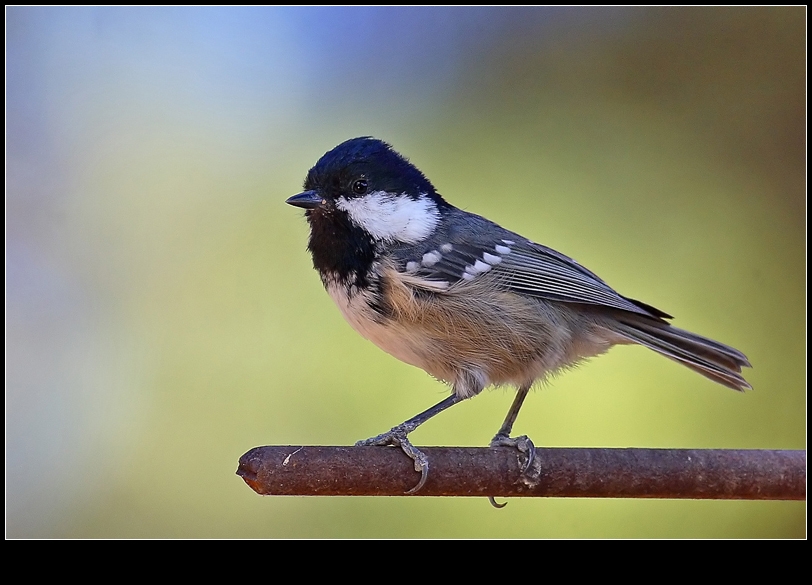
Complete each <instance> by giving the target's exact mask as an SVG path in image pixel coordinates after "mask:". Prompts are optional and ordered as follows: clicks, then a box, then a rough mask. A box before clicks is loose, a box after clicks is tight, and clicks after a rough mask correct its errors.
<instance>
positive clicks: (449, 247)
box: [440, 244, 454, 254]
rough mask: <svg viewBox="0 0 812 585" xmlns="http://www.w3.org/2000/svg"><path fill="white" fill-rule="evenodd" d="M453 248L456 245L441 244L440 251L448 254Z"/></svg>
mask: <svg viewBox="0 0 812 585" xmlns="http://www.w3.org/2000/svg"><path fill="white" fill-rule="evenodd" d="M453 249H454V246H452V245H451V244H443V245H442V246H440V252H442V253H443V254H448V253H449V252H450V251H451V250H453Z"/></svg>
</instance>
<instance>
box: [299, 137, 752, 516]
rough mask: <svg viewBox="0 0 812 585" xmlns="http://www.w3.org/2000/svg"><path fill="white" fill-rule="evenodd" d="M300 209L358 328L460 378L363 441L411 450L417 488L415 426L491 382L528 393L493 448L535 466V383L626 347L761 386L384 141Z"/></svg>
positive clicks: (347, 154)
mask: <svg viewBox="0 0 812 585" xmlns="http://www.w3.org/2000/svg"><path fill="white" fill-rule="evenodd" d="M286 203H288V204H290V205H293V206H295V207H299V208H303V209H304V210H305V217H306V219H307V222H308V224H309V227H310V236H309V240H308V244H307V249H308V250H309V252H310V254H311V256H312V260H313V267H314V268H315V269H316V271H317V272H318V274H319V276H320V278H321V281H322V284H323V285H324V288H325V289H326V291H327V293H328V294H329V296H330V297H331V298H332V300H333V301H334V302H335V304H336V305H337V306H338V309H339V310H340V312H341V314H342V315H343V316H344V318H345V319H346V321H347V322H348V323H349V324H350V326H352V328H353V329H355V331H357V332H358V333H359V334H361V335H362V336H363V337H365V338H366V339H368V340H370V341H371V342H372V343H374V344H375V345H377V346H378V347H379V348H380V349H382V350H383V351H385V352H387V353H389V354H391V355H392V356H394V357H396V358H397V359H399V360H401V361H403V362H406V363H407V364H411V365H413V366H416V367H418V368H421V369H423V370H425V371H426V372H427V373H428V374H430V375H431V376H433V377H434V378H436V379H438V380H441V381H443V382H446V383H447V384H449V385H450V386H451V393H450V395H449V396H448V397H447V398H445V399H444V400H442V401H440V402H439V403H437V404H435V405H434V406H432V407H431V408H428V409H427V410H425V411H423V412H421V413H420V414H418V415H416V416H414V417H412V418H410V419H408V420H406V421H404V422H403V423H401V424H399V425H397V426H395V427H393V428H392V429H391V430H389V431H387V432H385V433H382V434H380V435H378V436H376V437H372V438H369V439H365V440H362V441H358V442H357V443H356V445H360V446H368V445H390V446H398V447H400V448H401V449H402V450H403V452H404V453H406V455H408V456H409V457H410V458H411V459H412V460H413V462H414V468H415V471H417V472H419V473H420V474H421V476H420V479H419V481H418V483H417V484H416V485H415V486H414V487H413V488H412V489H411V490H409V491H408V492H407V493H414V492H416V491H418V490H420V488H422V487H423V485H424V484H425V482H426V479H427V477H428V471H429V461H428V458H427V457H426V455H425V454H424V453H423V452H422V451H420V450H419V449H417V448H416V447H415V446H414V445H412V444H411V442H410V441H409V439H408V435H409V433H411V432H412V431H414V430H415V429H416V428H417V427H418V426H420V425H421V424H423V423H425V422H426V421H427V420H429V419H430V418H432V417H434V416H435V415H437V414H439V413H440V412H442V411H444V410H446V409H448V408H450V407H451V406H454V405H455V404H458V403H459V402H461V401H463V400H465V399H468V398H471V397H473V396H476V395H477V394H479V393H480V392H482V390H483V389H485V388H486V387H488V386H491V385H495V386H499V385H509V386H514V387H515V388H516V389H517V392H516V396H515V398H514V400H513V403H512V404H511V407H510V409H509V410H508V413H507V415H506V417H505V419H504V422H503V423H502V426H501V427H500V429H499V431H498V432H497V433H496V435H495V436H494V438H493V439H492V441H491V443H490V445H491V446H492V447H498V446H510V447H514V448H516V449H518V450H519V451H520V452H521V453H523V454H524V461H525V463H524V466H523V469H522V471H523V472H524V471H526V470H527V469H528V467H529V466H530V464H531V462H532V461H533V457H534V453H535V447H534V445H533V443H532V441H531V440H530V439H529V438H528V437H527V436H524V435H522V436H520V437H515V438H514V437H511V436H510V435H511V432H512V429H513V425H514V422H515V421H516V418H517V416H518V414H519V410H520V409H521V406H522V404H523V402H524V400H525V398H526V396H527V394H528V392H529V390H530V388H531V386H533V384H534V383H536V382H537V381H543V380H545V379H546V378H548V377H549V376H550V375H551V374H554V373H555V372H557V371H560V370H562V369H566V368H569V367H572V366H575V365H576V364H579V363H580V362H582V361H584V360H585V359H587V358H590V357H593V356H597V355H600V354H603V353H605V352H606V351H607V350H609V349H610V348H611V347H613V346H615V345H624V344H638V345H642V346H645V347H647V348H649V349H652V350H654V351H655V352H657V353H659V354H660V355H663V356H665V357H667V358H670V359H672V360H674V361H676V362H678V363H680V364H682V365H684V366H687V367H688V368H690V369H692V370H694V371H695V372H698V373H699V374H702V375H703V376H705V377H706V378H709V379H711V380H713V381H714V382H718V383H719V384H722V385H723V386H727V387H728V388H732V389H734V390H738V391H744V390H745V389H750V388H751V386H750V384H749V383H748V382H747V381H746V380H745V379H744V377H743V376H742V368H743V367H751V365H750V362H749V361H748V360H747V357H746V356H745V355H744V354H743V353H742V352H740V351H738V350H737V349H734V348H732V347H730V346H728V345H725V344H723V343H719V342H717V341H714V340H712V339H709V338H707V337H703V336H701V335H697V334H695V333H691V332H689V331H685V330H683V329H678V328H676V327H674V326H672V325H671V324H670V323H669V321H668V320H669V319H672V317H671V315H669V314H667V313H665V312H663V311H661V310H659V309H656V308H654V307H653V306H651V305H648V304H646V303H643V302H641V301H637V300H634V299H632V298H629V297H625V296H623V295H621V294H620V293H618V292H616V291H615V290H614V289H612V288H611V287H610V286H609V285H608V284H606V283H605V282H604V281H603V280H602V279H601V278H600V277H598V276H597V275H596V274H594V273H593V272H591V271H589V270H587V269H586V268H584V267H583V266H581V265H580V264H578V263H577V262H576V261H575V260H573V259H572V258H570V257H568V256H565V255H564V254H562V253H560V252H557V251H555V250H553V249H552V248H549V247H547V246H544V245H541V244H538V243H535V242H534V241H532V240H529V239H527V238H525V237H523V236H520V235H519V234H517V233H514V232H512V231H510V230H508V229H506V228H503V227H502V226H500V225H498V224H496V223H494V222H492V221H490V220H488V219H486V218H484V217H481V216H479V215H476V214H474V213H470V212H468V211H464V210H462V209H460V208H458V207H455V206H454V205H452V204H451V203H449V202H448V201H446V200H445V199H444V198H443V197H442V196H441V195H440V193H439V192H438V191H437V190H436V189H435V187H434V185H432V183H431V182H430V181H429V179H428V178H426V176H425V175H424V174H423V173H422V172H421V171H420V170H419V169H418V168H417V167H416V166H415V165H414V164H412V163H411V162H410V161H409V160H408V159H407V158H406V157H404V156H402V155H401V154H399V153H398V152H396V151H395V150H394V149H393V147H392V146H391V145H390V144H388V143H386V142H384V141H382V140H379V139H376V138H373V137H370V136H362V137H358V138H352V139H350V140H347V141H345V142H342V143H341V144H339V145H338V146H336V147H335V148H333V149H332V150H329V151H328V152H326V153H325V154H324V155H323V156H322V157H321V158H320V159H319V160H318V161H317V162H316V164H315V165H314V166H313V167H312V168H311V169H310V170H309V171H308V173H307V176H306V178H305V181H304V190H303V191H302V192H301V193H298V194H296V195H293V196H292V197H289V198H288V199H287V200H286ZM491 503H493V504H494V505H496V504H495V502H494V501H493V499H492V498H491ZM500 507H501V506H500Z"/></svg>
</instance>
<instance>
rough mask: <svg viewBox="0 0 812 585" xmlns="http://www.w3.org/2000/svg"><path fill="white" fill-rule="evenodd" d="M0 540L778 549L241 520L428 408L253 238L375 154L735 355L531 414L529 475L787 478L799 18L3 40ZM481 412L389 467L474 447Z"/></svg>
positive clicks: (294, 513)
mask: <svg viewBox="0 0 812 585" xmlns="http://www.w3.org/2000/svg"><path fill="white" fill-rule="evenodd" d="M6 19H7V20H6V82H7V85H6V100H7V101H6V535H7V536H8V537H12V538H17V537H57V538H61V537H158V538H161V537H413V538H419V537H567V538H579V537H629V538H635V537H677V538H680V537H697V538H715V537H732V538H748V537H758V538H772V537H781V538H796V537H804V536H805V535H806V504H805V503H804V502H739V501H647V500H576V499H570V500H565V499H531V498H524V499H514V500H511V501H510V505H509V506H508V507H507V508H505V509H504V510H494V509H492V508H491V507H490V506H489V505H488V502H487V500H485V499H466V498H457V499H454V498H447V499H441V498H418V497H415V498H406V497H404V498H349V497H348V498H290V497H288V498H285V497H260V496H258V495H256V494H255V493H254V492H252V491H251V490H250V489H249V488H248V487H247V486H246V485H245V484H244V483H243V481H242V480H241V479H240V478H239V477H237V476H236V475H235V473H234V472H235V470H236V468H237V461H238V458H239V457H240V455H242V454H243V453H244V452H245V451H247V450H248V449H250V448H252V447H254V446H258V445H287V444H290V445H303V444H308V445H314V444H315V445H322V444H323V445H349V444H352V443H353V442H355V441H356V440H359V439H363V438H367V437H369V436H372V435H375V434H378V433H381V432H383V431H385V430H388V429H389V428H390V427H391V426H393V425H395V424H397V423H400V422H402V421H403V420H405V419H406V418H408V417H410V416H412V415H414V414H416V413H417V412H419V411H421V410H423V409H425V408H427V407H428V406H430V405H432V404H434V403H435V402H437V401H439V400H440V399H441V398H443V397H444V396H445V395H446V393H447V392H448V389H447V388H446V387H444V386H443V385H442V384H440V383H438V382H436V381H435V380H433V379H431V378H430V377H429V376H428V375H426V374H425V373H423V372H422V371H420V370H417V369H415V368H412V367H410V366H407V365H405V364H402V363H400V362H398V361H397V360H395V359H394V358H392V357H390V356H388V355H387V354H385V353H383V352H382V351H380V350H378V349H377V348H376V347H374V346H373V345H372V344H370V343H369V342H367V341H365V340H363V339H362V338H361V337H359V336H358V335H357V334H356V333H355V332H353V331H352V330H351V329H350V327H349V326H348V325H347V324H345V323H344V321H343V320H342V318H341V316H340V314H339V312H338V310H337V309H336V308H335V307H334V306H333V304H332V302H331V301H330V299H329V297H328V296H327V295H326V294H325V292H324V290H323V289H322V287H321V284H320V281H319V279H318V276H317V274H316V273H315V272H314V271H313V270H312V265H311V262H310V258H309V256H308V254H307V252H306V250H305V246H306V242H307V225H306V222H305V220H304V218H303V217H302V213H301V210H298V209H294V208H292V207H290V206H287V205H285V204H284V200H285V198H286V197H288V196H290V195H292V194H294V193H297V192H299V191H300V190H301V189H300V188H301V184H302V181H303V179H304V176H305V173H306V172H307V170H308V169H309V168H310V166H312V165H313V164H314V163H315V162H316V160H317V159H318V158H319V157H320V156H321V155H322V154H323V153H324V152H325V151H327V150H329V149H330V148H332V147H333V146H335V145H336V144H338V143H339V142H342V141H343V140H346V139H348V138H351V137H355V136H361V135H373V136H376V137H378V138H381V139H384V140H386V141H388V142H390V143H392V144H393V145H394V146H395V148H396V149H397V150H399V151H400V152H402V153H403V154H405V155H406V156H408V157H410V158H411V160H412V161H413V162H414V163H415V164H416V165H417V166H419V167H420V168H421V169H422V170H423V171H424V172H425V173H426V175H427V176H428V177H429V178H430V179H431V180H432V182H433V183H434V184H435V186H436V187H437V188H438V190H439V191H440V193H442V194H443V195H444V196H445V197H446V198H447V199H448V200H449V201H451V202H452V203H454V204H456V205H457V206H460V207H462V208H465V209H467V210H469V211H473V212H476V213H479V214H482V215H485V216H487V217H489V218H491V219H493V220H494V221H497V222H499V223H501V224H502V225H504V226H506V227H508V228H510V229H512V230H514V231H517V232H519V233H521V234H523V235H525V236H527V237H529V238H531V239H535V240H536V241H539V242H541V243H544V244H546V245H548V246H552V247H554V248H556V249H558V250H560V251H562V252H564V253H565V254H567V255H569V256H571V257H573V258H575V259H577V260H578V261H579V262H581V263H582V264H584V265H585V266H587V267H588V268H590V269H591V270H593V271H595V272H596V273H598V274H599V275H600V276H601V277H602V278H604V279H605V280H606V281H607V282H608V283H609V284H610V285H612V286H613V287H615V288H617V289H618V290H619V291H620V292H621V293H623V294H626V295H629V296H631V297H633V298H637V299H640V300H642V301H645V302H646V303H650V304H652V305H654V306H656V307H658V308H661V309H663V310H665V311H667V312H669V313H671V314H673V315H674V316H675V321H674V323H675V324H676V325H677V326H678V327H682V328H686V329H690V330H692V331H696V332H698V333H701V334H703V335H706V336H709V337H712V338H714V339H718V340H720V341H722V342H725V343H728V344H730V345H733V346H735V347H737V348H739V349H741V350H742V351H744V352H745V353H746V354H747V355H748V357H749V358H750V360H751V362H752V363H753V366H754V367H753V369H752V370H751V371H748V372H746V376H747V379H748V380H749V381H750V382H751V383H752V385H753V387H754V390H753V391H752V392H747V393H745V394H740V393H736V392H732V391H730V390H728V389H726V388H724V387H722V386H719V385H715V384H713V383H712V382H710V381H708V380H706V379H705V378H703V377H701V376H698V375H696V374H695V373H693V372H691V371H690V370H688V369H687V368H683V367H680V366H679V365H677V364H675V363H673V362H671V361H669V360H666V359H663V358H662V357H660V356H657V355H655V354H654V353H653V352H650V351H648V350H645V349H643V348H640V347H621V348H615V349H614V350H612V351H611V352H610V353H609V354H607V355H606V356H603V357H600V358H597V359H594V360H592V361H591V362H589V363H588V364H585V365H583V366H581V367H580V368H578V369H576V370H573V371H570V372H567V373H566V374H562V375H560V376H557V377H556V378H554V379H553V380H551V381H550V382H549V383H548V384H546V385H544V386H543V387H540V388H538V389H537V390H536V391H535V392H533V393H532V394H531V396H530V397H529V398H528V401H527V403H526V405H525V407H524V409H523V411H522V413H521V415H520V417H519V419H518V422H517V425H516V427H515V431H516V433H517V434H527V435H529V436H530V437H532V438H533V440H534V441H535V442H536V444H537V445H544V446H585V447H666V448H737V449H742V448H746V449H758V448H764V449H803V448H805V445H806V397H805V383H806V367H805V364H806V360H805V355H806V352H805V345H806V335H805V331H806V302H805V300H806V277H805V272H806V241H805V231H806V181H805V165H806V157H805V152H806V119H805V109H806V78H805V67H806V65H805V54H806V44H805V35H806V24H805V23H806V10H805V8H804V7H798V8H731V9H726V8H718V9H707V8H703V9H691V8H676V9H662V8H653V9H600V8H584V9H564V8H532V9H530V8H510V9H501V8H500V9H498V8H488V9H479V8H394V9H390V8H335V9H331V8H54V7H49V8H37V7H12V8H7V9H6ZM512 396H513V393H512V392H511V391H510V390H508V389H497V390H488V391H486V392H484V393H483V394H481V395H480V396H478V397H476V398H475V399H473V400H470V401H467V402H465V403H463V404H460V405H459V406H457V407H455V408H453V409H451V410H450V411H448V412H446V413H443V414H442V415H440V416H438V417H437V418H435V419H433V420H432V421H430V422H429V423H428V424H426V425H425V426H424V427H421V428H420V429H419V430H418V431H417V432H415V433H414V434H413V435H412V439H413V441H414V442H415V444H417V445H461V446H485V445H487V443H488V442H489V440H490V438H491V437H492V436H493V434H494V433H495V432H496V430H497V429H498V427H499V425H500V424H501V422H502V419H503V417H504V415H505V412H506V411H507V408H508V406H509V405H510V402H511V399H512Z"/></svg>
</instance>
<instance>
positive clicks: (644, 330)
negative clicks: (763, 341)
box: [615, 316, 752, 391]
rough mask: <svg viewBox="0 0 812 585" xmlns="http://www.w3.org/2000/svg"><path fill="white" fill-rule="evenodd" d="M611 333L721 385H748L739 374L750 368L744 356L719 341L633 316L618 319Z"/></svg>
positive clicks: (739, 386)
mask: <svg viewBox="0 0 812 585" xmlns="http://www.w3.org/2000/svg"><path fill="white" fill-rule="evenodd" d="M615 332H616V333H619V334H620V335H622V336H623V337H625V338H626V339H628V340H629V341H631V342H633V343H638V344H640V345H643V346H645V347H648V348H649V349H653V350H654V351H656V352H657V353H659V354H661V355H664V356H665V357H667V358H670V359H672V360H674V361H676V362H679V363H681V364H682V365H684V366H687V367H689V368H691V369H692V370H694V371H695V372H698V373H700V374H702V375H703V376H705V377H706V378H709V379H711V380H713V381H714V382H718V383H719V384H722V385H723V386H727V387H728V388H732V389H733V390H739V391H744V390H747V389H751V388H752V386H750V384H749V383H748V382H747V380H745V379H744V377H742V375H741V371H742V368H743V367H751V366H750V362H749V361H748V359H747V357H746V356H745V355H744V354H743V353H742V352H740V351H739V350H737V349H733V348H732V347H729V346H727V345H725V344H723V343H719V342H718V341H713V340H712V339H708V338H707V337H702V336H701V335H697V334H696V333H691V332H690V331H685V330H684V329H677V328H676V327H672V326H671V325H669V324H668V323H665V322H662V321H655V320H653V319H651V320H648V319H638V318H636V317H635V316H631V317H630V318H628V319H619V320H618V324H617V326H616V328H615Z"/></svg>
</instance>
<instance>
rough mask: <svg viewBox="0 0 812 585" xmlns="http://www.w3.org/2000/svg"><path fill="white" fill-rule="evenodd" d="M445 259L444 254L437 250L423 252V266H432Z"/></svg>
mask: <svg viewBox="0 0 812 585" xmlns="http://www.w3.org/2000/svg"><path fill="white" fill-rule="evenodd" d="M442 259H443V256H442V254H440V253H439V252H438V251H437V250H434V251H433V252H426V253H425V254H423V266H426V267H431V266H434V265H435V264H437V263H438V262H439V261H440V260H442Z"/></svg>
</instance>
